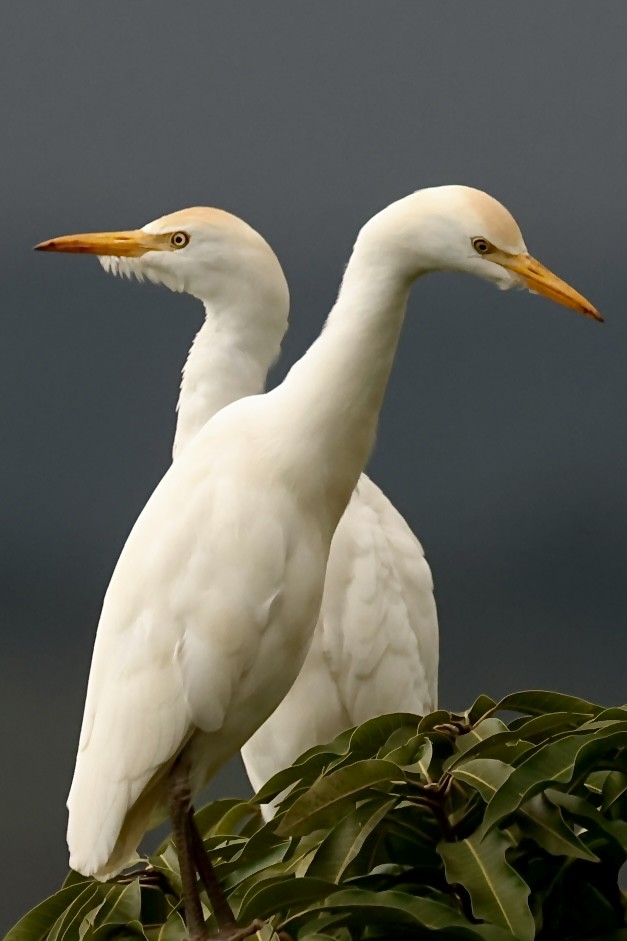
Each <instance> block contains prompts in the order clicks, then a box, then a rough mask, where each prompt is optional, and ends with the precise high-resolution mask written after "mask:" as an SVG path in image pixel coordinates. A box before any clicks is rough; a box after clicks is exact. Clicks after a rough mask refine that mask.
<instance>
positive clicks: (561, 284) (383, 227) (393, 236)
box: [360, 186, 603, 321]
mask: <svg viewBox="0 0 627 941" xmlns="http://www.w3.org/2000/svg"><path fill="white" fill-rule="evenodd" d="M360 238H365V240H366V241H370V240H372V247H373V248H374V246H375V245H376V244H378V246H379V250H380V249H381V245H382V244H387V245H388V246H389V248H390V250H391V253H393V255H394V257H395V258H396V259H397V261H398V262H399V263H400V264H402V265H403V266H404V269H405V272H406V274H407V277H408V278H409V279H410V280H413V279H414V278H415V277H417V276H418V275H420V274H423V273H425V272H427V271H438V270H439V271H461V272H464V273H466V274H472V275H475V276H477V277H479V278H483V279H484V280H486V281H490V282H492V283H493V284H495V285H496V286H497V287H498V288H500V289H501V290H507V289H509V288H512V287H519V288H520V287H522V288H527V289H528V290H530V291H532V292H533V293H535V294H542V295H543V296H545V297H548V298H550V299H551V300H553V301H555V302H556V303H558V304H562V305H564V306H565V307H569V308H571V309H572V310H576V311H578V312H579V313H582V314H585V315H586V316H588V317H592V318H593V319H594V320H599V321H601V320H602V319H603V318H602V317H601V315H600V314H599V312H598V311H597V310H596V308H595V307H594V306H593V305H592V304H591V303H590V302H589V301H588V300H586V298H585V297H583V296H582V295H581V294H579V292H578V291H575V289H574V288H572V287H571V286H570V285H569V284H567V283H566V282H565V281H563V280H562V279H561V278H559V277H558V276H557V275H555V274H553V272H551V271H549V269H548V268H546V267H545V266H544V265H543V264H541V263H540V262H539V261H537V260H536V259H535V258H533V257H532V256H531V255H530V254H529V253H528V251H527V247H526V245H525V242H524V239H523V237H522V233H521V231H520V229H519V227H518V224H517V223H516V220H515V219H514V218H513V216H512V215H511V214H510V213H509V212H508V210H507V209H506V208H505V207H504V206H502V205H501V203H499V202H498V201H497V200H496V199H494V198H493V197H492V196H488V194H487V193H483V192H481V190H476V189H473V188H471V187H469V186H437V187H432V188H429V189H423V190H418V191H417V192H416V193H412V194H411V195H410V196H407V197H405V198H404V199H401V200H399V201H398V202H396V203H392V204H391V205H390V206H388V207H387V208H386V209H384V210H383V211H382V212H380V213H379V214H378V215H376V216H373V218H372V219H371V220H370V222H368V223H366V225H365V226H364V228H363V229H362V234H360Z"/></svg>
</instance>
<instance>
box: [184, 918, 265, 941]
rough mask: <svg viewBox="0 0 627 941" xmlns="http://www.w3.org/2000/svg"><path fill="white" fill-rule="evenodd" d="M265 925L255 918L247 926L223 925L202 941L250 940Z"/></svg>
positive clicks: (192, 940) (191, 940)
mask: <svg viewBox="0 0 627 941" xmlns="http://www.w3.org/2000/svg"><path fill="white" fill-rule="evenodd" d="M264 925H265V921H262V920H261V919H260V918H255V920H254V921H251V923H250V924H249V925H245V926H243V927H242V925H236V924H232V925H224V926H223V927H222V928H219V929H218V930H217V931H216V932H214V933H213V934H210V935H208V936H207V937H206V938H205V939H204V941H244V938H250V936H251V935H253V934H255V933H256V932H257V931H259V930H260V929H261V928H263V927H264ZM190 941H195V939H190Z"/></svg>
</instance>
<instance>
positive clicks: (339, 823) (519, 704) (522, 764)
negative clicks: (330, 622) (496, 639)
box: [5, 691, 627, 941]
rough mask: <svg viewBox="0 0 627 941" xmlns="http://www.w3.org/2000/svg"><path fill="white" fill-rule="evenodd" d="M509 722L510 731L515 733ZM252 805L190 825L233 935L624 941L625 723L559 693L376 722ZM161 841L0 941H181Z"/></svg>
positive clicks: (303, 762)
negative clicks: (265, 812)
mask: <svg viewBox="0 0 627 941" xmlns="http://www.w3.org/2000/svg"><path fill="white" fill-rule="evenodd" d="M512 714H513V715H514V718H511V716H512ZM286 789H287V790H288V793H287V796H284V797H283V799H282V801H281V803H280V806H279V810H278V813H277V815H276V817H275V819H274V820H273V821H272V822H271V823H269V824H266V825H264V824H263V821H262V820H261V819H260V816H259V813H258V811H257V810H256V807H255V805H254V803H253V802H250V803H248V802H244V801H236V800H223V801H217V802H216V803H214V804H211V805H209V806H208V807H205V808H204V809H203V810H201V811H200V812H199V813H198V814H197V816H196V819H197V822H198V825H199V827H200V829H201V832H202V833H203V834H204V838H205V842H206V846H207V848H208V849H210V850H211V851H212V854H213V860H214V862H215V863H216V865H217V870H218V873H219V875H220V877H221V878H222V880H223V882H224V885H225V886H226V888H227V890H228V892H229V897H230V901H231V905H232V906H233V909H234V911H235V913H236V915H238V917H239V918H240V919H241V920H242V922H243V923H246V922H247V921H249V920H251V919H252V918H264V919H267V920H268V925H267V927H266V929H264V930H263V931H262V932H260V933H259V937H260V938H262V939H263V941H269V939H271V938H272V937H273V936H274V938H276V934H274V932H275V931H279V930H280V931H284V932H287V933H288V934H289V935H290V936H291V937H293V938H298V939H303V941H304V939H308V941H330V939H336V941H354V939H362V938H363V939H372V941H375V939H381V941H383V939H392V938H413V939H421V938H427V937H430V936H431V935H432V934H433V933H437V934H438V936H439V937H440V938H442V939H443V941H445V939H469V941H471V939H485V941H506V939H508V938H510V939H511V938H517V939H519V941H530V939H533V938H538V939H541V941H576V939H582V941H583V939H587V941H593V939H602V938H603V939H606V941H627V919H626V914H625V898H624V896H623V894H622V893H621V891H620V889H619V885H618V876H619V870H620V868H621V866H622V865H623V863H624V862H625V859H626V857H627V708H616V709H604V708H602V707H601V706H595V705H593V704H592V703H588V702H585V701H583V700H580V699H576V698H574V697H570V696H564V695H561V694H558V693H546V692H537V691H535V692H533V691H532V692H525V693H517V694H514V695H512V696H508V697H506V698H505V699H504V700H502V701H501V702H500V703H498V704H497V703H495V702H494V701H493V700H492V699H490V698H489V697H487V696H482V697H480V699H478V700H477V702H476V703H475V704H474V705H473V706H472V707H471V708H470V709H469V710H468V711H467V712H466V713H464V714H461V715H457V714H452V713H449V712H445V711H444V710H439V711H438V712H436V713H433V714H432V715H428V716H425V717H424V718H419V717H416V716H411V715H404V714H403V715H394V716H382V717H380V718H377V719H372V720H370V721H369V722H366V723H365V724H364V725H362V726H360V727H359V728H357V729H355V730H354V731H352V732H346V733H344V734H343V735H341V736H339V737H338V738H337V739H336V740H335V741H334V742H332V743H330V744H329V745H325V746H321V747H319V748H313V749H311V750H310V751H309V752H307V753H306V754H305V755H303V756H302V757H301V759H300V760H299V761H298V762H297V764H296V765H294V766H293V767H291V768H288V769H286V770H285V771H283V772H281V773H280V774H278V775H277V776H276V777H275V778H274V779H273V780H272V781H270V782H269V783H268V784H267V785H266V786H265V787H264V788H263V790H262V791H261V792H260V794H259V795H258V796H257V799H261V800H268V799H270V798H274V797H276V795H277V794H279V793H281V792H283V791H285V790H286ZM179 892H180V879H179V874H178V867H177V860H176V854H175V852H174V850H173V847H172V846H171V845H170V844H169V843H166V844H164V845H163V846H162V847H160V849H159V851H158V852H157V853H156V855H155V856H153V857H151V858H150V859H149V860H148V861H147V862H146V867H144V868H143V869H141V870H139V871H135V872H133V873H131V874H127V875H126V876H125V877H122V878H120V879H119V880H118V881H117V882H115V883H109V884H106V885H99V884H97V883H94V882H91V881H89V880H85V879H83V878H82V877H79V876H78V875H77V874H76V873H72V874H70V876H69V877H68V879H67V880H66V883H65V885H64V887H63V888H62V889H61V890H60V891H59V892H58V893H57V894H56V895H54V896H52V897H51V898H49V899H47V900H46V901H45V902H43V903H42V904H41V905H39V906H38V907H37V908H35V909H34V910H33V911H32V912H30V913H29V914H28V915H26V916H25V917H24V918H23V919H22V920H21V921H20V922H19V923H18V924H17V925H16V926H15V928H13V930H12V931H11V932H10V933H9V935H8V936H7V938H6V939H5V941H109V939H113V938H121V937H129V938H130V937H133V938H140V939H141V938H147V939H149V941H180V939H182V938H184V936H185V925H184V922H183V919H182V917H181V903H180V897H179Z"/></svg>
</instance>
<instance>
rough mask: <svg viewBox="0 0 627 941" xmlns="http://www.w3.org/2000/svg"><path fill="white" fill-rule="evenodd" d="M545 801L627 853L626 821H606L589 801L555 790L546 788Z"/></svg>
mask: <svg viewBox="0 0 627 941" xmlns="http://www.w3.org/2000/svg"><path fill="white" fill-rule="evenodd" d="M545 793H546V797H547V799H548V800H549V801H550V802H551V803H552V804H555V805H556V806H557V807H562V808H563V809H564V810H565V811H566V812H567V813H568V814H569V815H570V816H571V817H574V818H575V819H576V820H579V821H581V822H583V823H584V824H585V826H586V829H588V830H589V829H594V830H597V831H600V832H601V833H605V834H606V835H607V836H609V837H610V839H612V840H614V841H615V842H616V843H618V844H619V846H621V847H622V849H623V850H626V851H627V821H625V820H611V819H610V820H608V819H607V817H605V816H604V815H603V814H602V813H601V812H600V811H599V810H597V809H596V807H593V806H592V805H591V804H590V802H589V801H586V800H584V799H583V797H579V796H578V795H576V794H565V793H564V792H563V791H558V790H556V789H555V788H548V789H547V791H546V792H545Z"/></svg>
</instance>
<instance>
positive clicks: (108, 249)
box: [35, 229, 169, 258]
mask: <svg viewBox="0 0 627 941" xmlns="http://www.w3.org/2000/svg"><path fill="white" fill-rule="evenodd" d="M168 244H169V236H168V235H154V234H152V233H150V232H144V231H143V229H132V230H129V231H128V232H89V233H86V234H85V235H61V236H59V238H55V239H49V240H48V241H47V242H40V243H39V245H35V251H37V252H73V253H79V254H87V255H118V256H120V257H126V258H139V257H140V256H141V255H145V254H146V252H154V251H163V250H164V249H165V248H166V247H168Z"/></svg>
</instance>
